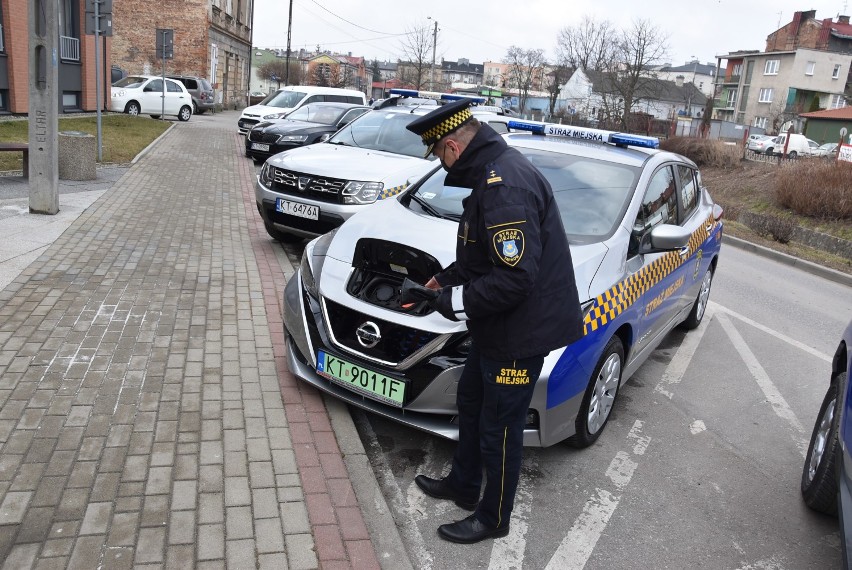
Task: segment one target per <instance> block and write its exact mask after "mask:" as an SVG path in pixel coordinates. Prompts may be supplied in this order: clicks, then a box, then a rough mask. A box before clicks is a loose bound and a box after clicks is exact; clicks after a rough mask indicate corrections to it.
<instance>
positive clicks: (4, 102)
mask: <svg viewBox="0 0 852 570" xmlns="http://www.w3.org/2000/svg"><path fill="white" fill-rule="evenodd" d="M8 101H9V91H8V90H6V89H0V112H4V113H5V112H6V111H8V110H9V103H8Z"/></svg>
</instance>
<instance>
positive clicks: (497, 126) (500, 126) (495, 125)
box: [486, 121, 509, 135]
mask: <svg viewBox="0 0 852 570" xmlns="http://www.w3.org/2000/svg"><path fill="white" fill-rule="evenodd" d="M486 124H487V125H488V126H489V127H491V128H492V129H494V130H495V131H496V132H498V133H500V134H501V135H505V134H506V133H508V132H509V126H508V125H507V124H506V123H502V122H499V121H492V122H488V123H486Z"/></svg>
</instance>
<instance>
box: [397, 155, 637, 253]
mask: <svg viewBox="0 0 852 570" xmlns="http://www.w3.org/2000/svg"><path fill="white" fill-rule="evenodd" d="M516 148H518V150H520V151H521V153H523V154H524V156H526V157H527V159H529V161H530V162H532V163H533V164H534V165H535V166H536V167H537V168H538V170H539V171H540V172H541V173H542V174H543V175H544V177H545V178H546V179H547V181H548V182H549V183H550V186H551V187H552V188H553V196H554V197H555V198H556V203H557V204H558V205H559V211H560V214H561V216H562V224H563V225H564V226H565V233H566V234H567V235H568V240H569V241H570V242H571V243H573V244H578V245H579V244H584V243H594V242H598V241H601V240H603V239H606V238H607V237H608V236H610V235H611V234H612V232H613V231H614V230H615V226H616V225H617V224H618V223H619V222H620V221H621V218H622V217H623V215H624V211H625V209H626V208H627V205H628V203H629V201H630V198H631V197H632V196H633V189H634V187H635V186H636V181H637V180H638V178H639V174H640V169H639V168H636V167H631V166H625V165H623V164H617V163H614V162H606V161H603V160H594V159H591V158H585V157H579V156H573V155H569V154H563V153H557V152H551V151H545V150H539V149H527V148H520V147H516ZM445 175H446V172H445V171H444V170H443V169H439V170H437V171H435V172H434V173H433V174H432V175H431V176H430V177H429V178H428V179H426V180H425V181H424V182H423V183H422V185H421V186H420V187H419V188H418V189H417V190H416V191H415V192H414V196H413V197H414V199H415V200H414V201H415V204H417V203H419V204H423V203H425V204H426V207H424V208H423V209H425V210H427V211H429V210H431V211H432V212H433V215H439V216H441V217H445V218H450V219H455V220H458V219H459V218H460V217H461V214H462V210H463V209H464V207H463V205H462V200H464V199H465V198H466V197H467V196H468V194H470V190H469V189H467V188H457V187H452V186H444V177H445ZM409 207H411V208H420V207H421V206H419V205H414V206H412V205H411V203H409Z"/></svg>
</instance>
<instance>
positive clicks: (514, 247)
mask: <svg viewBox="0 0 852 570" xmlns="http://www.w3.org/2000/svg"><path fill="white" fill-rule="evenodd" d="M494 252H495V253H496V254H497V258H498V259H499V260H500V261H502V262H503V263H505V264H506V265H508V266H509V267H514V266H515V265H517V263H518V262H519V261H520V260H521V257H523V255H524V232H522V231H521V230H519V229H517V228H509V229H505V230H500V231H498V232H495V233H494Z"/></svg>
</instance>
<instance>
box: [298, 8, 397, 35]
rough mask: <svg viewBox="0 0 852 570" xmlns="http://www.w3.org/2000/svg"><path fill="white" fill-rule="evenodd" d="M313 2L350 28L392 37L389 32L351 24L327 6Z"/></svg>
mask: <svg viewBox="0 0 852 570" xmlns="http://www.w3.org/2000/svg"><path fill="white" fill-rule="evenodd" d="M311 2H313V3H314V4H316V5H317V6H319V7H320V8H322V9H323V10H325V11H326V12H328V13H329V14H331V15H332V16H334V17H335V18H339V19H341V20H343V21H344V22H346V23H347V24H349V25H350V26H355V27H356V28H360V29H362V30H366V31H368V32H372V33H374V34H383V35H391V34H389V33H387V32H379V31H378V30H371V29H370V28H365V27H364V26H359V25H358V24H356V23H355V22H350V21H349V20H347V19H346V18H344V17H343V16H341V15H339V14H335V13H334V12H332V11H331V10H329V9H328V8H326V7H325V6H323V5H322V4H320V3H319V2H317V1H316V0H311Z"/></svg>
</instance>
